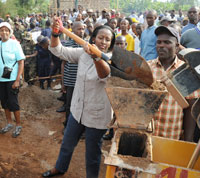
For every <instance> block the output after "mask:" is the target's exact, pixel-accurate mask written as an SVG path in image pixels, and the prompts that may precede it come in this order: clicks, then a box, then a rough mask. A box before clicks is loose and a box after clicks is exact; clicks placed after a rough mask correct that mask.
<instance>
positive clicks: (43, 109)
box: [0, 86, 111, 178]
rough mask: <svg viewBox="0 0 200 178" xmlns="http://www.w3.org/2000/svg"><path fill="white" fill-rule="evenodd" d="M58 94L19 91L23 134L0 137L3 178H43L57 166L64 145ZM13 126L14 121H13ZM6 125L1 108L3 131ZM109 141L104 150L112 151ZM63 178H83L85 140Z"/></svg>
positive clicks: (103, 170)
mask: <svg viewBox="0 0 200 178" xmlns="http://www.w3.org/2000/svg"><path fill="white" fill-rule="evenodd" d="M58 96H60V94H59V93H56V92H54V91H48V90H41V89H40V88H38V87H37V86H31V87H25V88H21V89H20V93H19V102H20V107H21V123H22V127H23V128H22V132H21V134H20V136H18V137H17V138H12V136H11V135H12V131H11V132H8V133H6V134H0V142H1V144H0V178H41V173H42V172H44V171H46V170H48V169H51V168H52V167H54V165H55V163H56V160H57V156H58V154H59V150H60V145H61V142H62V137H63V135H62V130H63V124H62V122H63V121H64V119H65V113H57V112H56V109H57V108H58V107H60V106H62V104H63V103H62V102H60V101H57V99H56V98H57V97H58ZM13 123H14V124H15V122H14V119H13ZM5 124H6V120H5V113H4V111H3V109H0V128H2V127H4V126H5ZM110 144H111V143H110V141H106V142H104V143H103V149H104V150H107V151H108V150H109V149H110ZM103 161H104V159H103V156H102V162H101V170H100V175H99V178H104V177H105V174H106V165H104V163H103ZM62 177H63V178H84V177H86V174H85V141H84V140H81V141H80V142H79V144H78V145H77V147H76V149H75V152H74V154H73V157H72V160H71V163H70V167H69V170H68V172H67V173H66V174H65V175H64V176H62Z"/></svg>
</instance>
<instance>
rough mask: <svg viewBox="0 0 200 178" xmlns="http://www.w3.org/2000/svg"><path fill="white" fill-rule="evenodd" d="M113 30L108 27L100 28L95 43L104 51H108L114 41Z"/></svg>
mask: <svg viewBox="0 0 200 178" xmlns="http://www.w3.org/2000/svg"><path fill="white" fill-rule="evenodd" d="M112 35H113V34H112V32H111V31H110V30H108V29H106V28H103V29H101V30H99V32H98V34H97V36H96V38H95V40H94V43H95V45H96V46H97V47H98V48H99V50H101V51H102V52H107V51H108V49H109V47H110V45H111V41H112V37H113V36H112Z"/></svg>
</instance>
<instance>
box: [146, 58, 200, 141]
mask: <svg viewBox="0 0 200 178" xmlns="http://www.w3.org/2000/svg"><path fill="white" fill-rule="evenodd" d="M148 64H149V66H150V68H151V70H152V73H153V77H154V80H160V79H161V77H162V76H163V75H165V73H169V72H172V71H174V70H175V69H177V68H178V67H180V66H181V65H182V64H184V62H183V61H181V60H180V59H178V58H177V57H176V59H175V61H174V63H173V64H172V65H171V66H170V67H169V68H168V69H167V71H165V70H164V68H163V67H162V65H161V63H160V61H159V60H158V58H157V59H154V60H150V61H148ZM198 97H200V89H199V90H197V91H195V92H194V93H192V94H191V95H189V96H188V97H186V98H187V99H193V98H198ZM182 125H183V109H182V108H181V106H179V104H178V103H177V102H176V100H175V99H174V98H173V97H172V96H171V95H170V93H168V94H167V95H166V97H165V98H164V100H163V102H162V104H161V105H160V107H159V109H158V111H157V112H156V113H155V115H154V126H155V131H154V135H157V136H161V137H167V138H171V139H180V136H181V133H182Z"/></svg>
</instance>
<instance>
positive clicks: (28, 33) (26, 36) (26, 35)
mask: <svg viewBox="0 0 200 178" xmlns="http://www.w3.org/2000/svg"><path fill="white" fill-rule="evenodd" d="M24 39H25V40H30V41H31V40H32V34H31V33H30V32H27V33H26V34H25V37H24Z"/></svg>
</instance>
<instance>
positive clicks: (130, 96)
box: [106, 87, 167, 129]
mask: <svg viewBox="0 0 200 178" xmlns="http://www.w3.org/2000/svg"><path fill="white" fill-rule="evenodd" d="M106 92H107V95H108V98H109V100H110V103H111V105H112V108H113V110H114V112H115V114H116V119H117V123H118V126H119V127H127V128H129V127H130V128H141V129H144V128H147V126H148V124H149V123H150V121H151V119H152V118H153V115H154V114H155V112H156V111H157V110H158V108H159V106H160V104H161V103H162V101H163V99H164V98H165V96H166V93H167V92H165V91H156V90H150V89H136V88H121V87H114V88H113V87H107V88H106Z"/></svg>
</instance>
